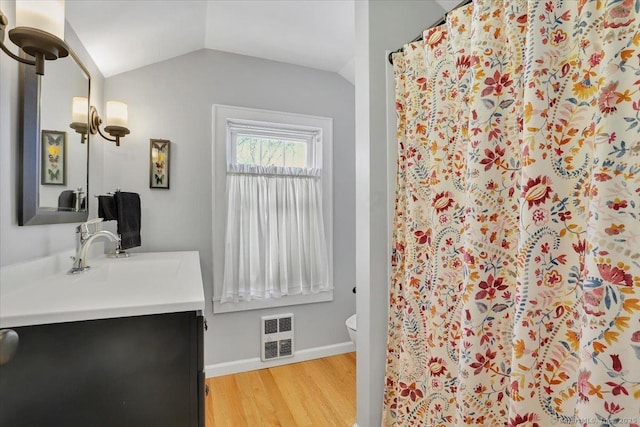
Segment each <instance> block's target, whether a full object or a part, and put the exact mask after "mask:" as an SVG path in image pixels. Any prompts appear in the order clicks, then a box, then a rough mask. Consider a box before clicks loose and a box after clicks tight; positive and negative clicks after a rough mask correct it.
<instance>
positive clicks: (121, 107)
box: [106, 101, 128, 128]
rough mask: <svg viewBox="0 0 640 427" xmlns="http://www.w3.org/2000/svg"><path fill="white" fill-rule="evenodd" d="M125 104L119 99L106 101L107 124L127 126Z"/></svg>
mask: <svg viewBox="0 0 640 427" xmlns="http://www.w3.org/2000/svg"><path fill="white" fill-rule="evenodd" d="M127 122H128V113H127V104H125V103H124V102H119V101H107V121H106V125H107V126H122V127H125V128H126V127H127Z"/></svg>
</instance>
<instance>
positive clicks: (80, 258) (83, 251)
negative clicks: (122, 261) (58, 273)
mask: <svg viewBox="0 0 640 427" xmlns="http://www.w3.org/2000/svg"><path fill="white" fill-rule="evenodd" d="M99 222H102V218H96V219H92V220H90V221H87V222H85V223H82V224H80V225H79V226H78V227H76V235H77V236H78V238H77V239H76V256H75V257H73V267H71V270H69V274H78V273H82V272H83V271H86V270H88V269H89V268H91V267H90V266H88V265H87V255H88V252H89V246H91V243H92V242H93V241H94V240H96V239H98V238H100V237H105V238H107V239H108V240H110V241H112V242H115V243H116V244H117V246H118V249H119V248H120V238H119V237H118V236H116V235H115V234H113V233H112V232H110V231H107V230H99V231H93V232H91V231H89V226H90V225H95V224H97V223H99Z"/></svg>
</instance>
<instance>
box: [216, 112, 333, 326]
mask: <svg viewBox="0 0 640 427" xmlns="http://www.w3.org/2000/svg"><path fill="white" fill-rule="evenodd" d="M212 116H213V122H212V129H211V133H212V171H211V179H212V181H211V184H212V235H211V238H212V252H213V253H212V258H213V284H212V287H213V295H212V300H213V312H214V314H220V313H228V312H235V311H244V310H255V309H263V308H273V307H283V306H289V305H300V304H308V303H315V302H326V301H332V300H333V291H327V292H321V293H319V294H311V295H289V296H285V297H282V298H278V299H265V300H260V299H256V300H252V301H248V302H247V301H242V302H239V303H226V304H221V303H220V294H221V290H222V278H223V272H224V232H225V226H226V215H227V212H226V210H227V202H226V200H227V198H226V177H227V164H228V162H229V160H230V155H229V149H228V138H227V137H228V135H227V133H228V131H227V123H228V121H229V120H231V122H232V123H235V124H239V123H240V124H242V123H243V124H252V123H253V124H256V123H257V124H260V125H263V124H271V125H272V126H273V125H276V126H278V127H280V126H282V128H283V129H306V130H307V131H309V132H316V141H315V142H314V145H315V149H314V150H313V151H314V153H315V154H314V155H315V156H316V159H315V161H316V164H317V165H320V166H321V168H322V204H323V206H322V209H323V217H324V218H323V219H324V227H325V237H326V241H327V252H328V260H329V275H330V277H331V278H332V280H333V277H334V276H333V169H332V166H333V165H332V158H333V156H332V147H333V119H331V118H328V117H320V116H310V115H304V114H296V113H286V112H279V111H270V110H261V109H254V108H246V107H234V106H230V105H221V104H214V105H213V107H212ZM334 285H335V283H334Z"/></svg>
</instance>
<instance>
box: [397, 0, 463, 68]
mask: <svg viewBox="0 0 640 427" xmlns="http://www.w3.org/2000/svg"><path fill="white" fill-rule="evenodd" d="M471 2H473V0H462V1H461V2H460V3H458V4H457V5H456V6H455V7H454V8H453V9H451V10H456V9H458V8H461V7H463V6H466V5H468V4H469V3H471ZM451 10H450V11H449V12H446V13H445V14H444V16H443V17H442V18H440V20H438V21H436V22H434V23H433V24H431V25H430V26H428V27H427V28H425V31H426V30H428V29H430V28H434V27H437V26H438V25H442V24H444V23H445V22H447V15H448V14H449V13H451ZM423 33H424V31H423ZM421 40H422V34H420V35H419V36H418V37H416V38H415V39H413V40H411V41H410V42H409V43H415V42H419V41H421ZM402 51H404V47H401V48H400V49H396V50H394V51H393V52H390V53H389V56H388V57H387V58H388V59H389V64H391V65H393V54H394V53H398V52H402Z"/></svg>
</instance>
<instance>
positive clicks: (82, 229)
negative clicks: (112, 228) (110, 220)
mask: <svg viewBox="0 0 640 427" xmlns="http://www.w3.org/2000/svg"><path fill="white" fill-rule="evenodd" d="M101 222H102V218H93V219H90V220H89V221H87V222H83V223H82V224H80V225H79V226H78V228H77V229H76V230H77V231H78V232H79V233H80V234H82V235H87V234H90V233H95V232H96V231H97V228H98V224H100V223H101ZM90 227H91V229H89V228H90Z"/></svg>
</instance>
